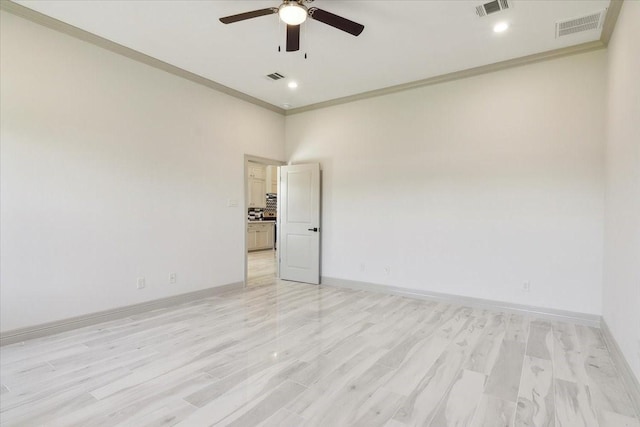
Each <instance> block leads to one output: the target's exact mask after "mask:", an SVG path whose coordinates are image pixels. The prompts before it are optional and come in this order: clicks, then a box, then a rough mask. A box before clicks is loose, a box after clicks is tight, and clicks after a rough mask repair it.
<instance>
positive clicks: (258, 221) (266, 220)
mask: <svg viewBox="0 0 640 427" xmlns="http://www.w3.org/2000/svg"><path fill="white" fill-rule="evenodd" d="M247 222H248V223H249V224H264V223H267V224H273V223H275V222H276V220H275V219H265V220H262V221H261V220H258V219H255V220H253V221H252V220H249V221H247Z"/></svg>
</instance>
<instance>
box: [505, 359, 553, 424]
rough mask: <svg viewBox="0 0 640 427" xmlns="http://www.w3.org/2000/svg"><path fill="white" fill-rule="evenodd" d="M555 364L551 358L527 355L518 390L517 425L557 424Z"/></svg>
mask: <svg viewBox="0 0 640 427" xmlns="http://www.w3.org/2000/svg"><path fill="white" fill-rule="evenodd" d="M554 399H555V396H554V387H553V365H552V363H551V361H550V360H546V359H538V358H537V357H532V356H526V357H525V358H524V364H523V368H522V379H521V382H520V390H519V392H518V403H517V406H516V420H515V425H516V426H518V427H534V426H540V427H553V426H555V401H554Z"/></svg>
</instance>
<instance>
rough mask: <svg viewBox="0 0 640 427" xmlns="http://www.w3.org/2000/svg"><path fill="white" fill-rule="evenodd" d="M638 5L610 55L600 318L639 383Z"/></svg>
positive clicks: (630, 4) (625, 14) (629, 11)
mask: <svg viewBox="0 0 640 427" xmlns="http://www.w3.org/2000/svg"><path fill="white" fill-rule="evenodd" d="M639 73H640V2H638V1H625V2H624V3H623V6H622V10H621V12H620V17H619V19H618V23H617V25H616V29H615V31H614V33H613V37H612V39H611V43H610V44H609V49H608V103H607V106H608V110H607V151H606V222H605V255H604V285H603V286H604V288H603V317H604V319H605V321H606V322H607V324H608V325H609V328H610V329H611V332H612V334H613V335H614V337H615V338H616V340H617V341H618V344H619V345H620V347H621V349H622V351H623V353H624V355H625V357H626V359H627V361H628V362H629V364H630V365H631V367H632V369H633V370H634V372H635V374H636V377H637V378H638V379H639V380H640V81H639V77H638V76H639V75H640V74H639Z"/></svg>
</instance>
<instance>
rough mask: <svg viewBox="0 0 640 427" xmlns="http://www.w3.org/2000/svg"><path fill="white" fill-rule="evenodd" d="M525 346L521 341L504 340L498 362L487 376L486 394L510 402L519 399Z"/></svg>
mask: <svg viewBox="0 0 640 427" xmlns="http://www.w3.org/2000/svg"><path fill="white" fill-rule="evenodd" d="M525 347H526V345H525V343H524V342H521V341H510V340H503V341H502V344H501V345H500V352H499V353H498V357H497V360H496V363H495V364H494V366H493V369H492V370H491V373H490V374H489V377H488V378H487V384H486V386H485V393H486V394H488V395H491V396H494V397H497V398H499V399H502V400H506V401H509V402H514V403H515V402H516V401H517V398H518V389H519V386H520V378H521V375H522V365H523V362H524V353H525Z"/></svg>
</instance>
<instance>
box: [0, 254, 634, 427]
mask: <svg viewBox="0 0 640 427" xmlns="http://www.w3.org/2000/svg"><path fill="white" fill-rule="evenodd" d="M269 256H271V257H272V258H271V259H275V258H273V252H272V251H267V252H263V253H255V257H256V258H260V257H263V259H262V261H263V265H262V267H258V269H259V270H260V271H257V270H256V271H253V272H251V274H250V277H251V278H252V280H253V282H252V283H251V284H250V285H249V286H247V287H246V288H245V289H244V290H237V291H229V292H227V293H224V294H220V295H217V296H215V297H210V298H207V299H203V300H201V301H196V302H191V303H187V304H183V305H180V306H177V307H173V308H169V309H160V310H156V311H152V312H148V313H144V314H141V315H137V316H132V317H129V318H126V319H121V320H116V321H111V322H107V323H103V324H100V325H96V326H92V327H86V328H83V329H78V330H75V331H70V332H66V333H62V334H58V335H55V336H50V337H46V338H40V339H35V340H31V341H28V342H25V343H22V344H14V345H10V346H5V347H2V348H1V349H0V356H1V374H2V380H1V382H2V386H1V389H0V393H1V395H0V399H1V400H0V401H1V408H0V411H1V412H0V420H1V424H2V425H3V426H38V425H47V426H112V425H123V426H161V425H162V426H164V425H180V426H209V425H220V426H222V425H225V426H226V425H233V426H257V425H259V426H283V427H284V426H292V427H293V426H316V425H326V426H367V427H370V426H390V427H398V426H407V425H420V426H422V425H425V426H434V427H445V426H473V427H475V426H477V427H479V426H488V427H500V426H571V427H577V426H589V427H597V426H601V427H610V426H615V427H622V426H634V427H639V426H640V423H639V422H638V420H637V419H636V418H635V417H634V413H633V409H632V405H631V402H630V398H629V396H628V394H627V393H626V391H625V389H624V387H623V385H622V382H621V379H620V377H619V375H618V373H617V371H616V368H615V367H614V365H613V362H612V361H611V358H610V355H609V352H608V350H607V347H606V346H605V343H604V341H603V338H602V336H601V333H600V331H599V330H598V329H596V328H592V327H586V326H581V325H575V324H570V323H559V322H551V321H546V320H543V319H537V318H529V317H525V316H522V315H517V314H506V313H501V312H496V311H490V310H482V309H475V308H470V307H464V306H458V305H452V304H446V303H438V302H433V301H427V300H417V299H411V298H406V297H401V296H394V295H384V294H380V293H370V292H364V291H353V290H345V289H337V288H330V287H324V286H313V285H306V284H300V283H293V282H284V281H279V280H275V279H274V276H273V272H272V271H271V272H269V271H268V268H269V267H268V266H267V265H266V264H268V262H270V261H269V258H268V257H269ZM258 265H260V263H258Z"/></svg>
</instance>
